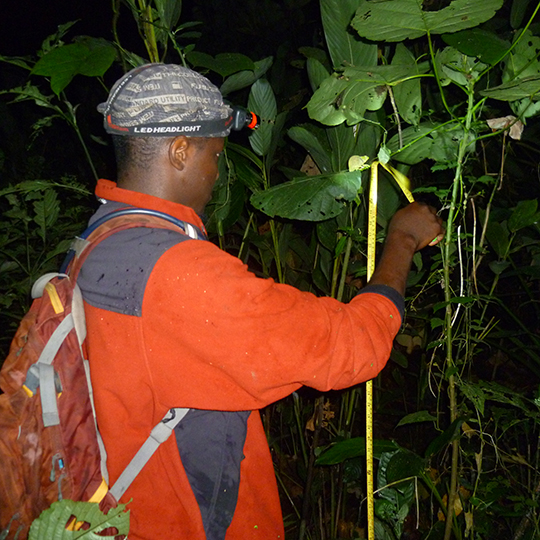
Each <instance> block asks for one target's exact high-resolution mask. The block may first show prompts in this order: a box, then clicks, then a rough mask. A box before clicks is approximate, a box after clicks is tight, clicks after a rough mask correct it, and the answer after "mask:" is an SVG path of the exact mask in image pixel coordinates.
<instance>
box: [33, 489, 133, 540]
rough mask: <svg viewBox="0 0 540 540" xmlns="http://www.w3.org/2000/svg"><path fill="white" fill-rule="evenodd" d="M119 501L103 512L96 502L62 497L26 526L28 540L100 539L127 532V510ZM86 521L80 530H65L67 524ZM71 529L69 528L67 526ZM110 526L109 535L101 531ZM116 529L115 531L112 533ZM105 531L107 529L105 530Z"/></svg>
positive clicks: (111, 537)
mask: <svg viewBox="0 0 540 540" xmlns="http://www.w3.org/2000/svg"><path fill="white" fill-rule="evenodd" d="M125 508H126V505H125V504H120V505H118V507H117V508H113V509H112V510H109V512H108V514H107V515H105V514H103V512H102V511H101V510H100V509H99V505H98V504H97V503H89V502H74V501H70V500H68V499H64V500H62V501H59V502H55V503H53V504H52V506H51V507H50V508H49V509H47V510H45V511H44V512H43V513H42V514H41V515H40V516H39V517H38V518H37V519H36V520H35V521H34V522H33V523H32V526H31V527H30V534H29V537H28V539H29V540H75V539H76V538H84V540H103V539H107V538H109V539H111V540H112V539H113V538H114V537H115V536H117V535H122V534H123V535H127V534H128V532H129V511H127V512H126V511H125ZM72 523H73V524H74V523H77V524H79V523H80V524H87V527H85V528H84V529H81V528H79V530H68V529H67V528H66V527H67V526H69V525H70V524H72ZM71 528H73V527H71ZM106 529H112V531H111V533H110V534H106V533H105V535H103V531H106ZM114 531H116V532H114ZM107 532H108V531H107ZM98 533H102V534H98Z"/></svg>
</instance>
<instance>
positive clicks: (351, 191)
mask: <svg viewBox="0 0 540 540" xmlns="http://www.w3.org/2000/svg"><path fill="white" fill-rule="evenodd" d="M227 4H229V6H228V7H229V8H230V9H226V10H224V9H222V2H218V1H217V0H214V1H209V2H193V3H192V4H190V5H189V8H186V6H184V11H182V2H181V1H180V0H138V1H137V2H135V0H123V1H120V0H113V2H112V8H113V9H112V12H111V21H112V28H113V35H114V40H113V41H107V40H105V39H103V38H99V37H88V36H76V37H73V36H74V35H75V34H76V25H74V23H70V22H66V21H59V22H65V23H66V24H63V25H61V26H59V28H58V32H57V33H56V34H55V35H53V36H49V37H48V38H46V39H45V41H44V42H43V45H42V48H41V50H40V51H39V52H38V54H37V55H36V56H35V57H17V58H14V57H9V58H7V57H0V59H1V60H3V61H4V63H5V65H6V66H9V70H8V71H6V72H5V73H6V76H5V77H4V78H3V80H2V93H3V94H5V97H6V100H5V102H4V103H1V104H0V107H2V111H5V117H6V122H5V123H4V126H3V128H2V129H3V130H4V131H5V132H6V133H11V132H10V131H9V130H10V128H13V126H14V125H15V123H17V124H18V125H21V124H23V125H26V126H27V131H26V132H25V133H24V134H21V132H20V131H18V132H17V136H14V137H10V138H9V139H7V138H6V142H5V143H2V146H0V170H1V172H2V174H3V178H4V180H3V181H2V185H0V209H1V211H2V220H1V221H0V283H1V286H2V290H3V291H4V293H3V294H2V297H1V298H0V322H1V324H2V327H3V328H4V329H6V332H5V333H4V334H3V335H2V336H1V338H2V342H1V345H2V347H3V348H4V350H5V348H6V347H7V345H8V344H9V339H10V337H11V334H12V331H13V328H14V326H15V325H16V322H17V320H18V319H19V318H20V316H21V313H22V312H23V310H24V309H25V307H26V306H27V304H28V290H29V287H30V285H31V282H32V280H33V279H35V278H36V277H38V276H39V275H40V274H41V273H43V272H44V271H48V270H51V269H54V268H55V267H56V266H57V265H58V262H59V259H58V257H59V256H60V253H61V252H63V251H64V250H65V248H66V242H68V239H69V238H70V237H72V236H73V235H74V234H75V233H76V232H77V231H78V230H80V229H81V228H82V227H83V226H84V225H83V223H84V220H85V218H86V217H87V215H88V212H89V209H90V208H91V206H92V199H91V197H90V192H91V189H92V184H93V180H94V178H95V177H96V176H97V175H102V176H107V175H108V176H112V175H113V173H112V172H111V171H112V170H113V168H112V165H111V156H110V149H109V148H108V147H107V143H106V141H105V140H104V138H102V136H101V131H100V129H99V128H100V126H99V118H98V119H96V118H97V116H98V115H96V114H95V112H93V110H94V108H95V105H96V104H97V103H99V102H100V101H103V100H104V99H105V96H106V88H107V87H108V86H110V85H111V84H112V82H113V81H114V80H115V78H117V77H118V76H119V75H120V74H121V73H122V71H125V70H127V69H129V68H130V67H132V66H134V65H138V64H139V63H141V62H144V61H146V60H148V59H150V60H152V61H171V62H178V63H184V64H185V65H189V66H192V67H194V68H195V69H198V70H200V71H202V72H204V73H205V74H207V75H208V76H209V77H210V78H211V79H212V80H214V82H216V84H218V85H219V86H220V87H221V90H222V93H223V94H224V95H225V96H226V98H227V99H229V100H231V101H232V102H234V103H236V104H243V105H246V106H248V107H249V108H250V109H251V110H253V111H255V112H256V113H258V114H259V115H260V116H261V117H262V119H263V123H262V126H261V128H260V129H259V130H257V131H256V132H254V133H253V134H252V135H251V136H250V137H249V140H248V139H247V138H246V137H245V136H240V135H236V136H234V137H231V138H230V140H229V142H228V144H227V147H226V153H225V158H224V160H223V162H222V163H221V164H220V166H221V168H222V169H221V171H222V174H221V175H220V180H219V184H218V185H217V186H216V190H215V193H214V198H213V200H212V202H211V203H210V205H209V207H208V209H207V211H208V228H209V231H210V232H211V234H212V235H213V238H214V240H215V241H216V242H218V243H219V244H220V245H221V247H222V248H223V249H226V250H227V251H229V252H230V253H233V254H235V255H237V256H238V257H240V258H241V259H242V260H244V261H245V262H246V263H247V264H249V266H250V267H251V268H252V269H253V271H254V272H257V273H258V274H260V275H262V276H270V277H273V278H274V279H276V280H278V281H280V282H283V283H289V284H292V285H294V286H296V287H299V288H301V289H303V290H307V291H312V292H314V293H316V294H318V295H328V296H333V297H336V298H338V299H341V300H344V301H347V300H348V299H350V298H351V297H352V296H353V295H354V294H356V292H358V290H359V289H360V288H361V287H363V286H364V285H365V283H366V266H367V255H366V253H367V240H366V236H367V222H368V201H367V197H366V196H365V193H367V186H368V185H369V182H370V177H371V176H370V171H373V169H374V167H371V168H370V167H369V165H370V164H372V163H374V162H378V163H379V164H380V165H381V167H379V169H378V170H379V177H380V179H379V198H378V215H377V223H378V226H379V234H378V236H377V239H378V241H379V242H382V241H383V240H384V236H385V229H386V225H387V223H388V220H389V218H390V217H391V216H392V214H393V213H394V212H395V210H396V209H397V208H398V207H399V206H400V205H403V204H406V199H405V197H404V196H403V194H402V193H401V190H400V189H399V187H398V184H397V183H396V182H395V178H394V177H397V178H398V179H399V178H401V177H400V175H399V173H403V174H406V175H407V176H408V177H409V178H410V179H411V189H412V191H413V195H414V197H415V198H417V199H420V200H425V201H428V202H430V203H432V204H434V205H435V206H437V207H438V208H440V209H441V210H440V212H441V215H442V216H443V217H444V219H445V221H446V229H447V235H446V238H445V240H444V243H443V244H442V245H441V246H440V247H437V248H429V249H428V250H426V251H425V252H424V253H422V254H417V255H416V256H415V259H414V268H413V271H412V272H411V275H410V280H409V288H408V298H407V313H406V320H405V322H404V325H403V327H402V331H401V333H400V335H399V336H398V338H397V340H396V344H395V347H394V351H393V353H392V357H391V360H390V362H389V364H388V366H387V368H386V369H385V371H384V372H383V373H382V374H381V376H380V377H379V378H378V379H377V380H376V381H375V383H374V386H375V396H374V411H375V420H374V422H375V445H374V446H375V458H376V465H377V467H376V478H375V480H376V490H377V491H376V499H375V515H376V521H375V534H376V538H377V539H381V540H382V539H384V540H386V539H398V538H430V539H435V538H445V539H448V538H450V537H452V535H453V537H455V538H459V539H461V538H476V539H490V538H514V539H516V540H518V539H521V538H523V539H525V538H536V537H537V536H538V534H540V526H539V523H538V512H537V509H538V495H539V493H540V474H539V473H540V471H539V469H538V467H539V462H540V445H539V442H540V438H539V437H540V431H539V419H540V411H539V406H540V391H539V382H540V379H539V375H540V335H539V331H540V326H539V324H540V319H539V315H540V313H539V304H538V298H539V296H538V293H539V283H540V281H539V278H540V271H539V268H540V247H539V243H538V241H539V239H540V229H539V227H538V221H539V219H540V209H539V208H538V194H539V188H540V184H539V182H538V171H537V162H538V153H539V150H540V148H539V146H538V143H537V131H538V123H537V121H536V118H535V116H536V115H537V113H538V111H539V110H540V101H539V100H538V97H537V95H538V92H539V91H540V62H539V60H538V56H539V54H540V27H539V26H538V24H537V23H536V15H537V12H538V9H539V8H540V4H537V3H536V2H534V1H533V0H512V1H510V0H507V1H504V0H483V1H482V2H481V3H480V2H476V1H474V0H452V1H445V2H444V1H438V0H434V1H429V2H428V1H427V0H426V1H425V2H423V3H422V2H420V1H419V0H387V1H384V2H377V1H368V0H320V2H317V1H316V0H288V1H282V2H278V1H277V0H276V1H273V0H266V1H263V2H261V1H260V0H247V1H240V0H231V1H230V2H227ZM186 9H189V11H188V13H189V15H190V17H193V18H198V19H199V20H201V21H202V22H203V23H204V24H202V25H201V24H198V23H195V22H191V21H192V19H191V18H188V17H186V16H185V13H186ZM132 16H133V19H131V17H132ZM126 20H129V23H130V24H132V21H135V24H136V29H137V30H138V32H139V36H140V42H139V44H138V45H136V46H134V47H133V48H131V46H130V48H129V49H128V48H127V47H126V46H124V44H123V40H126V41H128V38H127V37H126V35H127V33H128V32H127V30H126V29H129V28H132V27H131V26H129V25H128V24H126V26H122V22H123V21H126ZM231 28H234V29H235V30H236V32H235V33H233V32H231V31H230V29H231ZM132 33H133V32H132ZM96 34H97V35H99V34H98V30H96ZM129 40H130V41H129V42H130V43H133V38H132V36H130V37H129ZM246 53H248V54H246ZM8 100H11V101H12V102H11V103H10V104H9V105H6V103H7V102H8ZM15 118H17V122H15ZM26 148H29V150H26ZM60 148H61V152H59V149H60ZM387 171H391V172H393V174H389V173H388V172H387ZM364 401H365V396H364V389H363V387H359V388H354V389H351V390H349V391H346V392H339V393H338V392H335V393H329V394H325V395H316V394H314V393H313V392H312V391H310V390H309V389H303V390H302V391H300V392H298V393H295V394H294V395H293V396H291V397H290V398H288V399H286V400H284V401H282V402H280V403H277V404H275V405H274V406H272V407H269V408H267V409H266V410H264V411H263V419H264V422H265V426H266V428H267V433H268V438H269V442H270V446H271V449H272V451H273V455H274V458H275V468H276V474H277V478H278V482H279V485H280V488H281V493H282V496H283V509H284V516H285V522H286V527H287V538H296V537H298V538H300V539H302V538H311V539H314V540H315V539H317V540H318V539H330V538H363V537H365V528H366V510H365V508H366V507H365V499H366V488H365V463H364V455H365V425H364V412H363V410H364V406H365V403H364Z"/></svg>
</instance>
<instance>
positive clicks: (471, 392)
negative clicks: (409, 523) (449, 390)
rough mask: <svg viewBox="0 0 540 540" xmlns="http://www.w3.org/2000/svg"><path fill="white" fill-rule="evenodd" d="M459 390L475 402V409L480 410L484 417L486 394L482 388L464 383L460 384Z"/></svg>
mask: <svg viewBox="0 0 540 540" xmlns="http://www.w3.org/2000/svg"><path fill="white" fill-rule="evenodd" d="M459 389H460V390H461V391H462V392H463V394H464V395H465V396H466V397H467V398H469V399H470V400H471V401H472V402H473V404H474V407H475V408H476V409H477V410H478V412H479V413H480V414H482V415H483V414H484V405H485V401H486V394H485V393H484V391H483V390H482V388H481V387H480V386H478V385H475V384H468V383H462V384H460V386H459Z"/></svg>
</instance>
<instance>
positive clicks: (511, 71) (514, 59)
mask: <svg viewBox="0 0 540 540" xmlns="http://www.w3.org/2000/svg"><path fill="white" fill-rule="evenodd" d="M518 37H519V41H518V42H517V43H515V44H514V48H513V49H512V52H511V53H510V54H509V55H508V56H507V57H506V59H505V62H504V70H503V74H502V80H503V82H505V83H506V82H510V81H512V80H514V79H526V78H527V77H536V76H538V75H540V62H538V56H539V55H540V37H538V36H535V35H533V34H532V32H531V31H530V30H527V31H526V32H524V33H523V34H522V35H520V36H518Z"/></svg>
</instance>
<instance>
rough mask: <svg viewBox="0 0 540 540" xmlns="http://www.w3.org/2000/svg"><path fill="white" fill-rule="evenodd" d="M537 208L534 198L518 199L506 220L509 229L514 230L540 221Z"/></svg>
mask: <svg viewBox="0 0 540 540" xmlns="http://www.w3.org/2000/svg"><path fill="white" fill-rule="evenodd" d="M537 210H538V201H537V200H536V199H530V200H525V201H519V202H518V203H517V206H516V207H515V208H514V209H513V211H512V215H511V216H510V219H509V220H508V228H509V229H510V231H511V232H516V231H519V230H520V229H523V228H524V227H529V226H530V225H532V224H533V223H537V222H538V221H540V215H539V213H538V212H537Z"/></svg>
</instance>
